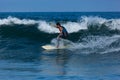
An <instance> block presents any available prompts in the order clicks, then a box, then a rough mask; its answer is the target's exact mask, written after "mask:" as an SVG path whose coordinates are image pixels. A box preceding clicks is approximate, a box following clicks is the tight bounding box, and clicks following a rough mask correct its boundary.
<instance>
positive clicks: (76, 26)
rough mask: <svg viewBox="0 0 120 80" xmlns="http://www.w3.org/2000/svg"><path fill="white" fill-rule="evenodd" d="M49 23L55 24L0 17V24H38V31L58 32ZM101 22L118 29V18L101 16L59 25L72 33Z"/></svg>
mask: <svg viewBox="0 0 120 80" xmlns="http://www.w3.org/2000/svg"><path fill="white" fill-rule="evenodd" d="M50 23H52V24H54V25H55V23H54V22H46V21H43V20H31V19H19V18H16V17H11V16H9V17H8V18H4V19H0V25H12V24H23V25H31V24H32V25H34V24H38V29H39V30H40V31H43V32H46V33H58V32H59V31H58V29H56V28H55V27H54V25H51V24H50ZM102 24H104V25H106V26H107V27H108V28H110V29H112V30H114V29H118V30H120V19H105V18H101V17H92V16H90V17H86V16H83V17H81V19H80V20H79V21H77V22H71V21H67V22H66V23H61V25H62V26H64V27H65V28H66V29H67V31H68V32H69V33H74V32H78V31H80V30H84V29H88V26H89V25H98V26H100V27H101V25H102ZM94 27H95V26H94Z"/></svg>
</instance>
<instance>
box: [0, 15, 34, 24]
mask: <svg viewBox="0 0 120 80" xmlns="http://www.w3.org/2000/svg"><path fill="white" fill-rule="evenodd" d="M11 24H19V25H20V24H24V25H31V24H36V21H35V20H30V19H22V20H21V19H19V18H16V17H11V16H9V17H8V18H4V19H0V25H11Z"/></svg>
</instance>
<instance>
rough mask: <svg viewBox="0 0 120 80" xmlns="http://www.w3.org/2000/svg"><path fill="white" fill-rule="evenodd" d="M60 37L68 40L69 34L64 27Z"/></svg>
mask: <svg viewBox="0 0 120 80" xmlns="http://www.w3.org/2000/svg"><path fill="white" fill-rule="evenodd" d="M60 37H61V38H63V39H67V38H68V32H67V30H66V29H65V28H64V27H63V26H62V35H61V36H60Z"/></svg>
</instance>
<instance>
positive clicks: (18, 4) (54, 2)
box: [0, 0, 120, 12]
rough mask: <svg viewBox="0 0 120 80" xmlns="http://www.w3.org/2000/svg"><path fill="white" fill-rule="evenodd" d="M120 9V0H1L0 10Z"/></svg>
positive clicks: (66, 10)
mask: <svg viewBox="0 0 120 80" xmlns="http://www.w3.org/2000/svg"><path fill="white" fill-rule="evenodd" d="M69 11H70V12H71V11H72V12H74V11H76V12H84V11H87V12H89V11H106V12H107V11H120V0H0V12H69Z"/></svg>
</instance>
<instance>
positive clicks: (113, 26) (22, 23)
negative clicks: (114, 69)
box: [0, 16, 120, 54]
mask: <svg viewBox="0 0 120 80" xmlns="http://www.w3.org/2000/svg"><path fill="white" fill-rule="evenodd" d="M61 24H62V25H63V26H64V27H65V28H66V29H67V30H68V32H69V33H70V36H69V38H70V39H69V40H68V41H67V42H70V43H71V45H72V46H74V47H72V49H70V50H73V51H77V53H79V52H81V53H84V54H85V53H86V54H89V53H98V52H99V53H101V54H104V53H110V52H115V51H120V48H119V47H120V42H119V41H120V19H106V18H101V17H86V16H82V17H81V18H80V20H78V21H77V22H72V21H63V22H61ZM57 33H59V31H58V29H56V28H55V21H45V20H34V19H20V18H16V17H11V16H9V17H7V18H4V19H0V38H1V36H3V37H11V36H12V38H13V37H20V38H21V37H25V38H26V37H27V38H30V39H35V40H38V41H39V42H41V43H42V44H43V43H45V44H48V43H50V41H51V40H52V39H54V38H55V37H56V36H57V35H58V34H57ZM109 34H110V35H109ZM52 41H53V42H55V41H54V40H52Z"/></svg>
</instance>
